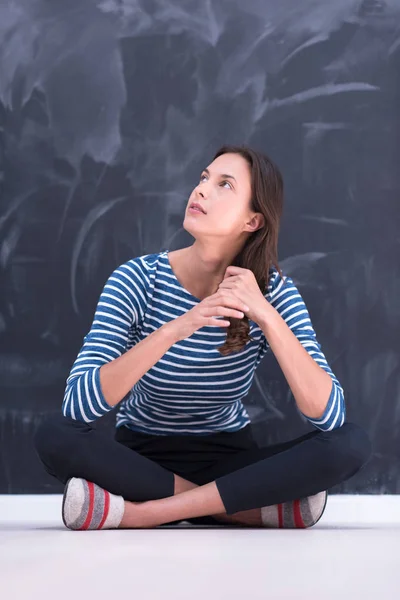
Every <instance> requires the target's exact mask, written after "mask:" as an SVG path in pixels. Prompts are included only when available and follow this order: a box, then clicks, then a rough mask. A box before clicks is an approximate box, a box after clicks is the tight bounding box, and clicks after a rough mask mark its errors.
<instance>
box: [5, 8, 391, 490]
mask: <svg viewBox="0 0 400 600" xmlns="http://www.w3.org/2000/svg"><path fill="white" fill-rule="evenodd" d="M399 15H400V0H392V1H391V2H378V1H373V0H368V1H364V2H361V1H351V0H350V1H347V2H328V1H327V0H325V1H316V0H305V1H304V2H300V3H299V2H298V0H286V1H285V2H282V1H281V2H276V1H274V0H247V1H246V2H242V1H240V0H219V1H218V2H217V1H216V2H211V3H209V2H198V1H197V0H190V1H187V0H186V1H184V0H180V1H178V0H168V1H166V0H153V1H152V2H145V1H143V2H133V1H129V2H128V1H125V2H124V1H123V0H121V1H117V0H103V1H100V0H99V1H98V2H96V1H94V0H90V1H89V0H57V1H55V0H54V1H52V2H45V1H44V0H15V1H14V2H12V3H11V2H5V1H3V2H1V3H0V36H1V37H0V42H1V52H0V140H1V159H0V160H1V181H0V184H1V195H0V290H1V293H0V342H1V348H0V492H2V493H4V492H11V493H20V492H30V493H32V492H45V491H54V492H56V491H57V492H60V491H61V489H62V486H61V485H59V484H58V483H57V482H56V481H55V480H53V479H52V478H51V477H50V476H48V475H47V474H46V473H45V471H44V470H43V469H42V467H41V465H40V464H39V461H38V459H37V457H36V455H35V453H34V451H33V446H32V434H33V432H34V431H35V429H36V427H37V426H38V424H39V423H40V422H41V420H42V419H43V418H45V416H46V415H47V414H49V413H50V412H55V411H59V410H60V406H61V401H62V396H63V391H64V386H65V380H66V378H67V376H68V374H69V370H70V367H71V365H72V362H73V360H74V359H75V356H76V354H77V352H78V349H79V348H80V346H81V343H82V340H83V336H84V335H85V334H86V333H87V331H88V328H89V327H90V323H91V321H92V317H93V311H94V308H95V305H96V302H97V298H98V295H99V293H100V291H101V289H102V286H103V285H104V283H105V280H106V279H107V277H108V276H109V274H110V273H111V271H112V270H113V269H114V268H115V267H116V266H118V265H120V264H121V263H123V262H124V261H126V260H128V259H129V258H132V257H134V256H140V255H143V254H147V253H152V252H158V251H160V250H163V249H166V248H169V249H170V250H174V249H176V248H180V247H183V246H187V245H189V244H191V243H192V242H193V238H191V237H190V236H189V235H188V234H187V232H186V231H184V230H183V229H182V221H183V216H184V210H185V207H186V202H187V199H188V197H189V194H190V191H191V189H192V188H193V186H194V185H195V184H196V183H197V181H198V177H199V175H200V171H201V170H202V169H203V168H204V167H205V166H207V164H208V163H209V162H210V161H211V158H212V155H213V153H214V152H215V150H216V149H217V148H218V147H219V146H220V145H221V144H222V143H224V142H228V143H248V144H250V145H253V146H254V147H255V148H258V149H260V150H263V151H265V152H266V153H268V154H269V155H270V156H271V157H272V158H273V159H274V160H275V161H276V162H277V164H278V165H279V166H280V168H281V170H282V172H283V175H284V180H285V184H286V206H285V217H284V221H283V224H282V229H281V238H280V258H281V266H282V267H283V268H284V269H286V272H287V273H288V274H290V275H291V276H292V277H293V278H294V280H295V283H296V284H297V285H298V286H299V288H300V290H301V292H302V294H303V296H304V299H305V300H306V303H307V305H308V308H309V310H310V313H311V317H312V320H313V323H314V327H315V329H316V332H317V335H318V338H319V341H320V342H321V344H322V347H323V349H324V351H325V354H326V356H327V358H328V360H329V362H330V363H331V366H332V368H333V370H334V371H335V373H336V374H337V376H338V378H339V380H340V381H341V383H342V385H343V386H344V389H345V393H346V399H347V407H348V419H349V420H354V421H355V422H357V423H359V424H361V425H363V426H364V427H365V428H366V429H367V431H368V432H369V434H370V436H371V438H372V441H373V445H374V455H373V458H372V460H371V461H370V463H369V464H368V465H367V466H366V467H365V469H364V470H363V471H362V472H360V473H359V474H358V475H356V476H355V477H353V478H352V479H351V480H349V481H348V482H346V483H345V484H343V485H341V486H338V488H337V490H336V491H339V492H364V493H398V492H399V491H400V465H399V454H400V451H399V448H400V399H399V394H400V361H399V348H400V345H399V338H400V331H399V323H400V300H399V298H400V272H399V271H400V262H399V257H400V250H399V248H400V236H399V226H400V219H399V191H400V154H399V145H400V137H399V133H400V127H399V126H400V115H399V107H400V81H399V79H400V60H399V59H400V37H399V28H398V23H399ZM246 404H247V406H248V409H249V411H250V415H251V417H252V419H253V423H254V428H255V432H256V436H257V438H258V440H259V441H261V442H263V443H276V442H279V441H283V440H285V439H290V438H293V437H295V436H298V435H301V434H302V433H304V432H305V431H307V430H309V425H307V423H305V422H304V420H302V418H301V417H300V416H299V413H298V412H297V410H296V408H295V403H294V400H293V397H292V395H291V393H290V392H289V391H288V387H287V384H286V382H285V380H284V378H283V375H282V373H281V371H280V368H279V367H278V365H277V363H276V360H275V359H274V357H273V355H268V356H267V357H266V358H265V359H264V360H263V362H262V365H261V366H260V368H259V369H258V372H257V374H256V378H255V381H254V384H253V387H252V390H251V393H250V395H249V397H248V399H247V402H246ZM112 425H113V414H111V415H108V416H107V417H106V418H104V419H101V420H100V421H99V427H104V428H106V429H109V430H110V435H111V430H112Z"/></svg>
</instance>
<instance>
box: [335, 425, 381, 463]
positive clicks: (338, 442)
mask: <svg viewBox="0 0 400 600" xmlns="http://www.w3.org/2000/svg"><path fill="white" fill-rule="evenodd" d="M329 434H330V435H331V436H332V441H334V444H333V446H332V456H331V458H332V461H333V462H334V464H335V465H336V466H337V467H338V469H339V470H341V471H343V470H346V471H347V472H350V473H351V474H352V475H353V474H355V473H356V472H357V471H358V470H359V469H361V467H363V466H364V465H365V464H366V463H367V462H368V461H369V459H370V458H371V455H372V444H371V440H370V438H369V436H368V434H367V433H366V431H365V430H364V429H363V428H362V427H360V426H359V425H356V424H355V423H350V422H346V423H344V424H343V425H342V427H339V428H337V429H334V430H333V431H331V432H329Z"/></svg>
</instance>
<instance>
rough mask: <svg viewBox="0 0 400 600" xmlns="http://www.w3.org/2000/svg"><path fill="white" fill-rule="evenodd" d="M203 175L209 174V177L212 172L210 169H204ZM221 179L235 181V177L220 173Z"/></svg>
mask: <svg viewBox="0 0 400 600" xmlns="http://www.w3.org/2000/svg"><path fill="white" fill-rule="evenodd" d="M202 173H207V175H210V171H209V170H208V169H203V170H202ZM220 177H225V178H226V179H235V178H234V176H233V175H228V173H220ZM235 181H236V179H235ZM236 183H237V182H236Z"/></svg>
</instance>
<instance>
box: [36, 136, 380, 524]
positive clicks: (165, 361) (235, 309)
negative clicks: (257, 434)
mask: <svg viewBox="0 0 400 600" xmlns="http://www.w3.org/2000/svg"><path fill="white" fill-rule="evenodd" d="M193 204H196V205H197V207H196V206H194V207H192V205H193ZM282 205H283V182H282V176H281V174H280V172H279V170H278V168H277V167H276V166H275V165H274V164H273V162H272V161H271V160H270V159H269V158H268V157H267V156H265V155H263V154H262V153H259V152H256V151H254V150H253V149H251V148H248V147H246V146H239V147H237V146H224V147H222V148H221V149H220V150H219V151H218V152H217V153H216V155H215V157H214V159H213V161H212V162H211V164H210V165H209V166H208V168H207V169H205V170H204V171H203V172H202V173H201V176H200V179H199V183H198V185H197V186H196V187H195V188H194V190H193V192H192V194H191V195H190V198H189V201H188V205H187V209H186V214H185V220H184V227H185V229H186V230H187V231H188V232H190V233H191V235H192V236H193V237H194V238H195V242H194V243H193V245H192V246H189V247H187V248H183V249H181V250H178V251H174V252H169V251H168V250H167V251H163V252H159V253H154V254H148V255H144V256H140V257H137V258H133V259H131V260H129V261H127V262H126V263H124V264H123V265H121V266H119V267H118V268H117V269H115V271H114V272H113V273H112V274H111V276H110V277H109V279H108V281H107V282H106V284H105V287H104V289H103V292H102V294H101V296H100V299H99V302H98V305H97V308H96V312H95V315H94V320H93V324H92V326H91V329H90V331H89V333H88V334H87V335H86V336H85V338H84V341H83V346H82V348H81V350H80V352H79V354H78V356H77V358H76V360H75V362H74V364H73V366H72V369H71V374H70V376H69V377H68V379H67V385H66V390H65V396H64V400H63V405H62V414H60V415H57V416H56V417H53V418H51V419H49V420H48V421H46V422H45V423H43V424H42V425H41V426H40V427H39V429H38V431H37V433H36V436H35V444H36V449H37V452H38V454H39V457H40V459H41V460H42V462H43V464H44V466H45V468H46V470H47V471H48V472H49V473H50V474H52V475H53V476H55V477H57V478H58V479H59V480H60V481H62V482H63V483H64V484H66V486H65V491H64V498H63V508H62V516H63V520H64V524H65V525H66V527H68V528H70V529H73V530H76V529H105V528H117V527H121V528H133V527H155V526H158V525H162V524H164V523H176V522H180V521H181V520H189V521H191V522H192V523H213V524H225V523H226V524H235V525H239V526H242V525H244V526H259V527H311V526H312V525H314V524H315V523H316V522H317V521H318V520H319V519H320V517H321V515H322V513H323V511H324V509H325V505H326V499H327V492H326V490H327V489H328V488H330V487H331V486H333V485H335V484H338V483H340V482H342V481H344V480H346V479H348V478H349V477H351V476H352V475H354V474H355V473H356V472H357V471H359V469H360V468H361V467H362V466H363V465H364V464H365V463H366V462H367V461H368V459H369V456H370V453H371V447H370V442H369V439H368V437H367V435H366V433H365V432H364V431H363V429H361V428H360V427H359V426H357V425H355V424H352V423H349V422H345V402H344V395H343V389H342V387H341V385H340V383H339V381H338V379H337V378H336V376H335V375H334V373H333V372H332V370H331V368H330V366H329V365H328V363H327V361H326V358H325V356H324V354H323V352H322V350H321V346H320V344H319V343H318V341H317V338H316V335H315V332H314V329H313V326H312V324H311V321H310V317H309V314H308V311H307V308H306V306H305V304H304V301H303V299H302V297H301V295H300V293H299V291H298V290H297V288H296V286H295V285H294V283H293V281H292V279H291V278H290V277H285V276H284V274H283V273H282V271H281V269H280V267H279V265H278V261H277V246H278V230H279V224H280V218H281V214H282ZM249 333H251V336H249ZM269 348H271V349H272V351H273V352H274V354H275V357H276V358H277V360H278V362H279V364H280V366H281V368H282V371H283V373H284V375H285V377H286V380H287V382H288V384H289V386H290V388H291V391H292V392H293V396H294V398H295V401H296V404H297V407H298V409H299V410H300V412H301V413H302V414H303V415H304V416H305V418H306V419H307V420H308V421H309V422H310V423H311V424H312V425H314V430H313V431H311V432H310V433H307V434H306V435H303V436H301V437H300V438H298V439H295V440H291V441H288V442H286V443H283V444H278V445H274V446H262V447H259V446H258V445H257V443H256V442H255V439H254V438H253V436H252V431H251V423H250V419H249V416H248V413H247V411H246V409H245V407H244V405H243V404H242V399H243V398H244V397H245V396H246V395H247V393H248V391H249V389H250V387H251V384H252V379H253V376H254V372H255V369H256V367H257V366H258V365H259V363H260V361H261V359H262V357H263V356H264V355H265V353H266V352H267V350H268V349H269ZM116 406H118V412H117V415H116V434H115V440H113V439H109V438H107V436H105V435H104V434H101V433H100V432H98V431H97V430H96V428H95V427H94V425H92V424H91V423H93V422H94V421H95V420H96V419H98V418H100V417H101V416H103V415H104V414H106V413H107V412H109V411H110V410H112V409H113V408H114V407H116Z"/></svg>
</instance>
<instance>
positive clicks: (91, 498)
mask: <svg viewBox="0 0 400 600" xmlns="http://www.w3.org/2000/svg"><path fill="white" fill-rule="evenodd" d="M86 483H87V486H88V488H89V510H88V514H87V517H86V520H85V522H84V524H83V525H82V527H80V529H87V528H88V527H89V525H90V522H91V520H92V517H93V509H94V485H93V483H92V482H91V481H86Z"/></svg>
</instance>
